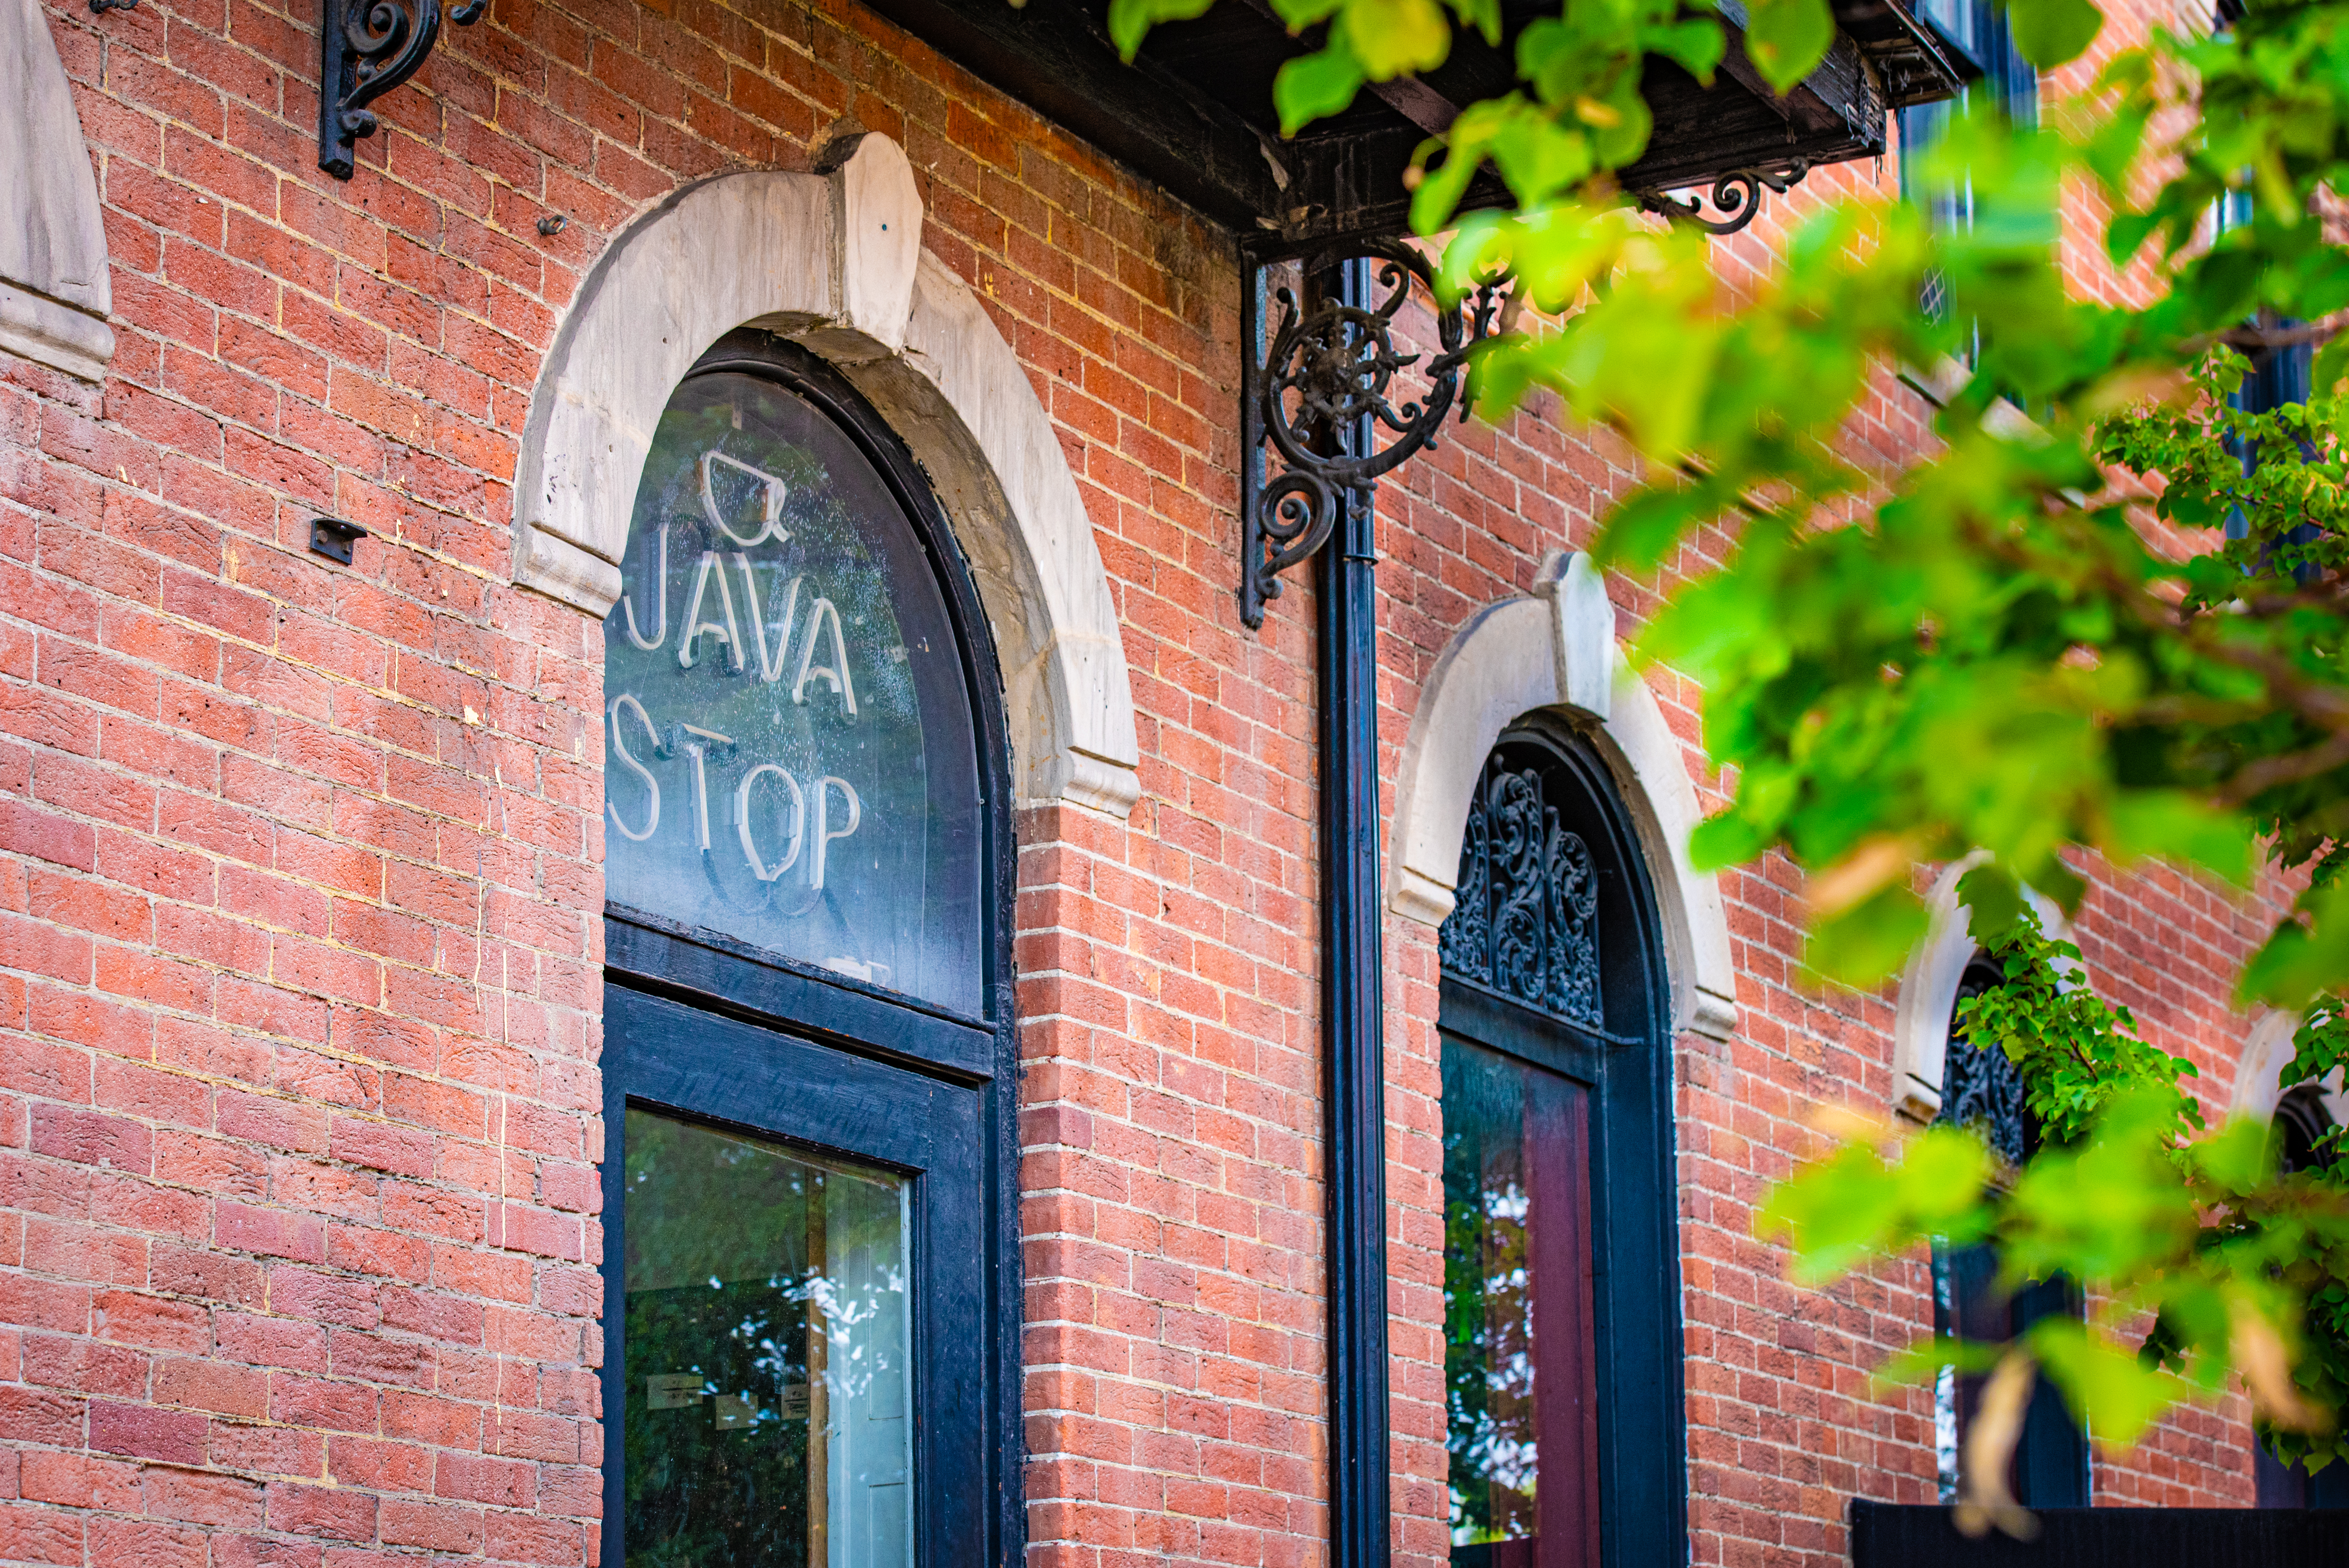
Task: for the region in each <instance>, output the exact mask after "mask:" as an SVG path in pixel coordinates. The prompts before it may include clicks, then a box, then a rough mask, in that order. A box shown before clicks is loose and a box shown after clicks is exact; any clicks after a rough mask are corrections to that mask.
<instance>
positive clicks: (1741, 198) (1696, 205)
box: [1632, 158, 1811, 234]
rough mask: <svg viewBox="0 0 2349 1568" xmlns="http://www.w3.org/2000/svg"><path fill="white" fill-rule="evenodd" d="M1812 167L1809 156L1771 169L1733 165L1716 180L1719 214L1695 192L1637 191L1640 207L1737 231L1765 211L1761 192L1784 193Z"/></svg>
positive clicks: (1701, 225)
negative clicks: (1684, 195) (1709, 213)
mask: <svg viewBox="0 0 2349 1568" xmlns="http://www.w3.org/2000/svg"><path fill="white" fill-rule="evenodd" d="M1810 171H1811V164H1810V160H1808V159H1806V158H1795V159H1790V160H1787V161H1786V162H1785V163H1782V164H1779V165H1777V166H1775V167H1774V168H1768V169H1733V170H1730V171H1729V172H1728V173H1726V174H1724V175H1723V176H1722V177H1721V178H1720V179H1718V180H1716V181H1713V191H1712V196H1713V210H1714V211H1717V212H1719V213H1720V214H1721V216H1720V217H1718V218H1708V217H1706V216H1705V215H1704V199H1703V197H1702V196H1692V197H1691V198H1690V199H1689V200H1687V201H1682V200H1680V199H1679V198H1678V197H1675V196H1672V195H1670V194H1668V193H1667V192H1665V191H1634V192H1633V193H1632V194H1633V195H1635V196H1636V197H1638V198H1639V202H1640V206H1641V207H1644V208H1645V209H1647V210H1648V211H1651V212H1661V213H1662V214H1663V215H1664V216H1665V217H1667V218H1670V219H1671V220H1672V221H1673V222H1681V223H1693V224H1695V225H1696V226H1697V227H1698V228H1700V229H1702V230H1704V231H1705V232H1708V233H1713V234H1734V233H1736V232H1738V231H1739V230H1740V229H1743V228H1744V227H1745V225H1747V224H1748V223H1751V222H1754V219H1755V218H1756V217H1759V216H1760V215H1761V211H1762V192H1763V191H1775V192H1777V193H1778V194H1779V195H1781V196H1784V195H1785V193H1786V192H1787V191H1791V190H1793V189H1794V188H1795V186H1797V185H1799V184H1801V183H1802V182H1803V176H1804V175H1806V174H1808V173H1809V172H1810Z"/></svg>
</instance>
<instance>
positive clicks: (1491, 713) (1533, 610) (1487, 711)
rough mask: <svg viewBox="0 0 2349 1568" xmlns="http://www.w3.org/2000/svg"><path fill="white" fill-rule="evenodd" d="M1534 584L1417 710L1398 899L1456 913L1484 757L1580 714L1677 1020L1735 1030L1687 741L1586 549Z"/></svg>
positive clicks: (1396, 862)
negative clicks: (1621, 808)
mask: <svg viewBox="0 0 2349 1568" xmlns="http://www.w3.org/2000/svg"><path fill="white" fill-rule="evenodd" d="M1540 576H1541V580H1542V581H1541V585H1540V587H1539V588H1538V589H1537V591H1536V592H1535V593H1531V594H1525V595H1520V596H1518V597H1516V598H1512V599H1505V600H1503V601H1502V602H1501V603H1497V604H1492V605H1488V606H1486V607H1485V609H1483V610H1481V611H1479V612H1477V614H1475V617H1474V618H1472V619H1471V620H1470V621H1469V622H1468V624H1466V625H1464V626H1463V627H1462V628H1461V629H1460V631H1459V632H1458V634H1455V635H1454V637H1453V639H1452V641H1451V643H1450V644H1449V645H1447V646H1446V647H1445V648H1444V652H1443V654H1442V655H1441V656H1439V657H1438V658H1437V660H1436V662H1435V668H1434V670H1433V672H1432V673H1431V674H1430V675H1429V676H1428V678H1427V684H1426V686H1425V688H1424V690H1423V694H1422V696H1421V698H1420V704H1419V710H1418V712H1416V713H1415V714H1413V716H1412V722H1411V735H1410V738H1408V739H1407V740H1406V741H1405V742H1404V745H1403V753H1402V776H1401V778H1400V779H1398V781H1397V788H1396V791H1395V831H1394V856H1393V860H1392V871H1391V872H1390V885H1389V889H1388V893H1387V907H1388V908H1390V909H1392V911H1394V913H1397V914H1402V915H1407V916H1409V917H1410V918H1412V919H1413V920H1417V921H1422V922H1423V923H1426V924H1429V925H1441V924H1442V923H1444V917H1445V916H1447V915H1449V914H1450V913H1452V908H1453V903H1454V898H1453V892H1454V882H1455V879H1456V878H1457V877H1458V875H1459V870H1460V840H1461V835H1462V834H1463V833H1464V832H1465V831H1466V830H1467V826H1468V807H1469V803H1470V800H1471V799H1472V797H1473V796H1474V794H1475V788H1476V780H1477V779H1478V777H1479V776H1480V775H1481V774H1482V773H1483V771H1484V767H1485V758H1486V757H1487V756H1489V755H1490V754H1491V752H1492V749H1493V747H1494V744H1495V742H1496V741H1498V740H1499V739H1500V738H1501V732H1502V731H1503V730H1504V729H1506V728H1507V727H1509V726H1510V725H1511V724H1513V723H1515V722H1516V720H1518V719H1519V718H1522V717H1525V716H1526V714H1529V713H1533V712H1536V711H1537V710H1540V709H1545V708H1547V709H1552V710H1555V711H1557V712H1560V713H1564V714H1566V715H1568V717H1571V718H1572V719H1574V720H1575V721H1576V722H1577V723H1578V725H1580V726H1581V727H1583V728H1584V729H1585V730H1586V731H1587V732H1588V733H1589V734H1590V735H1591V736H1592V737H1593V738H1594V739H1595V740H1596V741H1597V743H1598V746H1599V752H1600V754H1601V755H1602V756H1603V757H1605V758H1606V759H1607V762H1608V765H1609V769H1610V770H1611V771H1612V772H1613V773H1614V775H1615V782H1616V785H1617V787H1618V788H1619V789H1621V791H1622V793H1623V800H1624V804H1625V805H1626V806H1627V807H1628V808H1629V809H1630V817H1631V822H1632V826H1633V829H1634V830H1635V831H1636V832H1637V834H1638V836H1639V841H1640V851H1641V853H1642V855H1643V856H1644V857H1645V859H1646V860H1647V862H1648V864H1649V865H1650V866H1651V867H1652V868H1658V869H1659V870H1660V871H1661V873H1662V874H1660V875H1657V876H1656V877H1655V878H1654V882H1655V887H1656V903H1657V906H1658V909H1659V912H1660V913H1661V915H1662V918H1663V927H1664V968H1665V972H1666V975H1668V977H1669V979H1670V981H1671V992H1672V1026H1673V1027H1674V1028H1675V1029H1686V1030H1692V1031H1693V1032H1695V1033H1697V1034H1701V1035H1705V1036H1708V1037H1712V1038H1714V1039H1721V1040H1725V1039H1727V1038H1728V1037H1730V1035H1731V1033H1732V1032H1733V1030H1734V1029H1735V1028H1736V1026H1737V1001H1736V997H1737V980H1736V974H1735V972H1734V970H1733V967H1732V963H1731V954H1730V946H1729V919H1728V915H1727V913H1725V911H1724V910H1723V905H1722V900H1721V887H1720V884H1719V883H1718V882H1715V881H1714V879H1713V876H1712V875H1710V874H1709V873H1700V872H1697V871H1696V870H1695V869H1694V868H1693V867H1692V865H1691V864H1690V863H1689V858H1688V840H1689V833H1690V830H1692V829H1693V828H1694V827H1695V826H1696V824H1697V820H1698V817H1699V810H1698V806H1697V799H1696V788H1695V786H1694V785H1692V783H1690V781H1689V776H1688V768H1687V764H1686V763H1685V762H1684V761H1683V759H1682V752H1681V744H1680V741H1679V739H1678V738H1675V737H1674V736H1673V734H1672V732H1671V726H1670V725H1669V724H1667V723H1666V722H1665V719H1664V712H1663V708H1662V707H1661V706H1660V705H1659V704H1658V703H1657V701H1656V697H1655V694H1654V693H1653V692H1651V691H1650V690H1649V689H1648V685H1647V683H1646V682H1645V681H1643V680H1641V679H1640V677H1639V676H1637V675H1635V674H1634V673H1632V671H1631V670H1630V666H1629V665H1626V664H1625V662H1624V659H1623V653H1622V649H1621V647H1620V646H1619V644H1618V643H1617V641H1616V637H1615V609H1614V606H1613V605H1612V604H1610V603H1609V602H1608V598H1607V588H1606V584H1605V583H1603V582H1602V581H1601V580H1600V578H1599V572H1598V569H1597V568H1596V567H1594V566H1593V565H1592V564H1591V563H1590V558H1589V557H1588V556H1587V555H1583V554H1580V553H1576V554H1573V555H1566V556H1557V557H1553V558H1552V560H1551V561H1550V562H1547V563H1546V564H1545V567H1544V570H1543V571H1542V573H1540Z"/></svg>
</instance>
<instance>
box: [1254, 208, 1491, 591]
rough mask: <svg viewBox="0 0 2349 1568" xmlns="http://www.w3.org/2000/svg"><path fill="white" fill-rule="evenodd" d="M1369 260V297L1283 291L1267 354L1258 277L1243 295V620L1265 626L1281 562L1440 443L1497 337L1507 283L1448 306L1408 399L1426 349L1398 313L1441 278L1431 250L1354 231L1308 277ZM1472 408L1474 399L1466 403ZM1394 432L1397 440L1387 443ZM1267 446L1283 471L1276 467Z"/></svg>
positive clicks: (1310, 262) (1315, 542) (1302, 554)
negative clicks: (1269, 467)
mask: <svg viewBox="0 0 2349 1568" xmlns="http://www.w3.org/2000/svg"><path fill="white" fill-rule="evenodd" d="M1347 262H1364V263H1368V264H1367V265H1366V266H1365V267H1364V268H1363V272H1365V273H1368V275H1369V278H1368V283H1367V284H1366V285H1365V286H1363V287H1362V288H1361V290H1360V291H1359V292H1360V297H1358V298H1356V299H1353V300H1349V299H1347V298H1345V297H1344V296H1343V295H1342V294H1331V295H1330V296H1328V297H1326V298H1324V299H1321V300H1319V301H1318V302H1314V303H1313V305H1312V308H1311V309H1308V308H1307V305H1306V303H1305V302H1301V301H1299V298H1298V294H1297V291H1296V290H1294V289H1291V288H1288V287H1287V286H1283V287H1280V288H1278V289H1276V290H1274V291H1273V298H1274V300H1275V301H1276V302H1277V303H1278V305H1279V307H1280V320H1279V322H1278V325H1276V326H1275V327H1274V329H1273V332H1272V335H1271V340H1270V342H1269V343H1268V344H1267V346H1266V347H1265V351H1264V358H1263V361H1262V362H1261V363H1258V362H1257V359H1256V356H1255V352H1254V350H1255V347H1256V345H1257V342H1258V341H1259V340H1260V326H1259V323H1258V321H1257V310H1258V305H1257V287H1256V280H1255V278H1254V276H1253V275H1251V276H1250V277H1249V279H1248V287H1247V291H1246V299H1245V303H1244V304H1243V306H1242V329H1243V337H1244V341H1245V342H1246V344H1247V349H1248V352H1247V356H1246V360H1245V364H1244V372H1243V381H1242V386H1241V391H1240V402H1241V436H1240V438H1241V453H1242V456H1241V462H1240V583H1239V601H1240V619H1241V620H1242V621H1243V622H1245V623H1246V624H1247V626H1248V627H1249V628H1250V629H1251V630H1254V629H1255V628H1257V627H1260V626H1262V625H1263V624H1264V609H1265V604H1266V603H1267V602H1268V601H1269V600H1273V599H1277V598H1278V597H1279V596H1280V586H1281V584H1280V573H1283V572H1286V571H1287V570H1288V568H1290V567H1292V566H1295V565H1297V564H1298V563H1299V562H1303V561H1306V560H1308V559H1309V558H1310V557H1311V556H1312V555H1313V554H1314V552H1316V551H1319V549H1320V548H1321V547H1322V546H1323V545H1324V544H1326V543H1328V542H1329V541H1330V534H1331V533H1332V532H1333V531H1335V530H1336V528H1337V526H1338V522H1339V520H1340V516H1341V515H1342V513H1341V511H1340V509H1341V508H1346V507H1367V506H1368V505H1370V502H1371V492H1372V490H1374V489H1375V487H1376V485H1377V483H1378V480H1379V478H1380V476H1381V475H1383V474H1386V473H1390V472H1392V470H1393V469H1397V468H1399V467H1401V466H1402V464H1403V463H1405V462H1407V461H1408V460H1410V459H1411V458H1412V457H1413V456H1414V455H1415V454H1417V453H1418V452H1420V451H1422V450H1423V449H1426V448H1428V447H1432V446H1433V445H1434V444H1435V441H1436V437H1437V435H1438V433H1439V432H1440V430H1441V428H1442V427H1443V424H1444V417H1445V416H1446V415H1448V414H1449V413H1451V411H1452V408H1453V406H1454V404H1455V403H1458V402H1459V401H1460V378H1461V375H1462V373H1463V372H1464V370H1465V369H1466V368H1467V364H1468V356H1469V354H1470V351H1471V350H1473V349H1474V348H1475V346H1476V345H1478V344H1479V343H1482V342H1483V341H1485V338H1487V337H1489V336H1491V335H1492V334H1493V323H1494V318H1495V314H1496V313H1497V311H1498V309H1499V305H1500V300H1499V293H1500V286H1501V285H1500V284H1499V283H1498V282H1497V281H1496V282H1494V283H1490V284H1485V286H1483V287H1481V288H1479V289H1477V290H1475V292H1474V293H1473V294H1471V295H1469V296H1468V297H1467V298H1464V299H1463V300H1462V301H1460V303H1459V304H1457V305H1455V306H1454V307H1453V308H1452V309H1449V310H1446V309H1444V307H1443V306H1442V305H1441V304H1437V305H1436V306H1435V328H1436V338H1437V343H1438V346H1439V347H1438V352H1437V353H1436V354H1435V355H1433V356H1432V357H1429V358H1428V359H1427V362H1426V364H1425V366H1423V372H1422V373H1423V375H1424V376H1425V377H1427V390H1426V392H1425V393H1424V394H1423V396H1422V397H1419V399H1418V400H1416V401H1404V402H1402V403H1401V404H1398V403H1397V402H1396V401H1395V399H1394V397H1393V392H1394V380H1395V377H1396V376H1397V375H1398V374H1399V373H1400V372H1402V371H1403V370H1406V369H1409V368H1411V367H1412V366H1414V365H1418V364H1419V362H1420V360H1421V358H1422V356H1419V355H1416V354H1400V353H1397V352H1396V350H1395V345H1394V318H1395V315H1396V313H1397V312H1398V311H1400V310H1401V309H1402V305H1403V302H1404V301H1405V300H1407V299H1409V298H1410V297H1411V294H1412V290H1413V285H1414V284H1422V285H1429V286H1430V287H1431V288H1432V284H1433V273H1432V271H1431V269H1430V268H1429V266H1428V263H1427V260H1426V258H1425V257H1423V256H1422V255H1421V254H1420V253H1418V252H1417V251H1416V250H1414V249H1413V248H1412V247H1410V246H1408V245H1405V244H1402V243H1401V242H1396V241H1388V240H1362V241H1354V242H1349V243H1348V244H1346V245H1345V246H1344V247H1343V248H1341V249H1337V250H1331V251H1325V252H1323V253H1319V254H1317V255H1314V256H1310V257H1308V258H1306V260H1305V262H1304V263H1303V272H1304V275H1305V277H1306V278H1307V279H1308V280H1312V279H1314V278H1316V277H1320V276H1326V275H1327V274H1328V273H1329V272H1330V270H1331V269H1332V267H1333V266H1334V265H1336V264H1339V263H1347ZM1460 413H1461V418H1467V414H1468V410H1467V407H1465V405H1463V406H1462V407H1461V410H1460ZM1381 433H1384V434H1389V435H1392V437H1393V439H1392V440H1391V441H1389V442H1387V444H1386V445H1384V446H1379V445H1378V444H1377V436H1378V435H1379V434H1381ZM1267 449H1269V450H1270V452H1271V453H1272V455H1274V456H1277V457H1278V459H1280V470H1279V471H1278V473H1276V474H1273V475H1272V476H1270V477H1269V478H1267V477H1266V476H1265V473H1264V456H1265V452H1266V450H1267Z"/></svg>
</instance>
